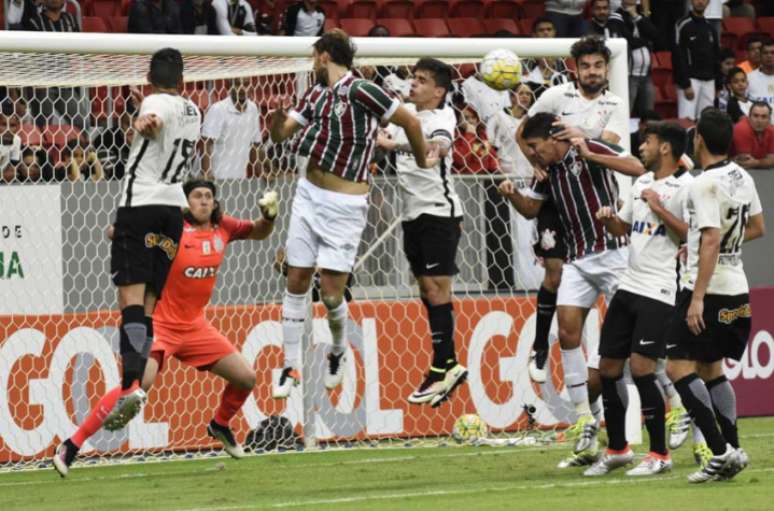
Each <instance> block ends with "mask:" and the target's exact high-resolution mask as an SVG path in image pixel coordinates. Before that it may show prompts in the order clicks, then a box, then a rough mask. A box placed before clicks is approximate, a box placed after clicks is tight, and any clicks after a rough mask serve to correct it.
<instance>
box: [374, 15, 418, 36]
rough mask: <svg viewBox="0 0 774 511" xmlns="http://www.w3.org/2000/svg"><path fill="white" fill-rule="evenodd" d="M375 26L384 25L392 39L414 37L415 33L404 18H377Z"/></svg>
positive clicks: (409, 22)
mask: <svg viewBox="0 0 774 511" xmlns="http://www.w3.org/2000/svg"><path fill="white" fill-rule="evenodd" d="M376 24H377V25H384V26H385V27H387V30H389V31H390V35H391V36H392V37H414V36H416V31H415V30H414V26H413V25H412V24H411V21H409V20H408V19H405V18H378V19H377V20H376Z"/></svg>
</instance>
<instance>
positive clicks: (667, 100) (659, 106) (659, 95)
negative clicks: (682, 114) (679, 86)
mask: <svg viewBox="0 0 774 511" xmlns="http://www.w3.org/2000/svg"><path fill="white" fill-rule="evenodd" d="M665 90H669V89H662V88H661V87H657V88H656V102H655V110H656V112H658V113H659V115H660V116H661V117H662V118H664V119H668V118H673V117H677V99H676V97H670V94H665V92H664V91H665ZM670 92H671V93H672V95H674V94H675V93H674V91H670Z"/></svg>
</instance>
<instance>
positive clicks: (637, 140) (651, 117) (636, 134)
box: [629, 110, 661, 157]
mask: <svg viewBox="0 0 774 511" xmlns="http://www.w3.org/2000/svg"><path fill="white" fill-rule="evenodd" d="M659 121H661V115H660V114H659V113H658V112H656V111H655V110H645V111H644V112H642V113H641V114H640V117H639V119H638V123H637V131H633V132H632V133H631V136H630V138H629V147H631V148H632V153H633V154H635V155H636V156H638V157H639V154H638V152H637V148H638V147H640V144H642V143H643V142H644V141H645V139H644V138H643V137H645V128H647V127H648V124H649V123H651V122H659Z"/></svg>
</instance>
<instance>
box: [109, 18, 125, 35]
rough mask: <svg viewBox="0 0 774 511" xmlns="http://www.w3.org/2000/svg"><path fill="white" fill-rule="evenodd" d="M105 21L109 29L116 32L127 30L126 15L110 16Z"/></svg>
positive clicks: (122, 32)
mask: <svg viewBox="0 0 774 511" xmlns="http://www.w3.org/2000/svg"><path fill="white" fill-rule="evenodd" d="M107 21H108V25H110V29H111V30H112V31H113V32H114V33H116V34H125V33H126V32H128V30H129V17H128V16H112V17H110V18H108V20H107Z"/></svg>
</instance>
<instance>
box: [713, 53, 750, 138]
mask: <svg viewBox="0 0 774 511" xmlns="http://www.w3.org/2000/svg"><path fill="white" fill-rule="evenodd" d="M715 106H716V107H717V108H719V109H720V110H722V111H724V112H726V113H727V114H728V115H729V117H731V120H732V121H733V122H734V124H736V123H738V122H739V119H741V118H742V117H743V116H745V115H748V114H749V113H750V107H751V106H752V100H751V99H750V97H749V96H748V95H747V74H746V73H745V72H744V71H742V68H740V67H734V68H732V69H731V71H729V72H728V76H727V77H726V84H725V86H724V87H723V90H722V91H720V93H719V94H718V97H717V99H716V100H715Z"/></svg>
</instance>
